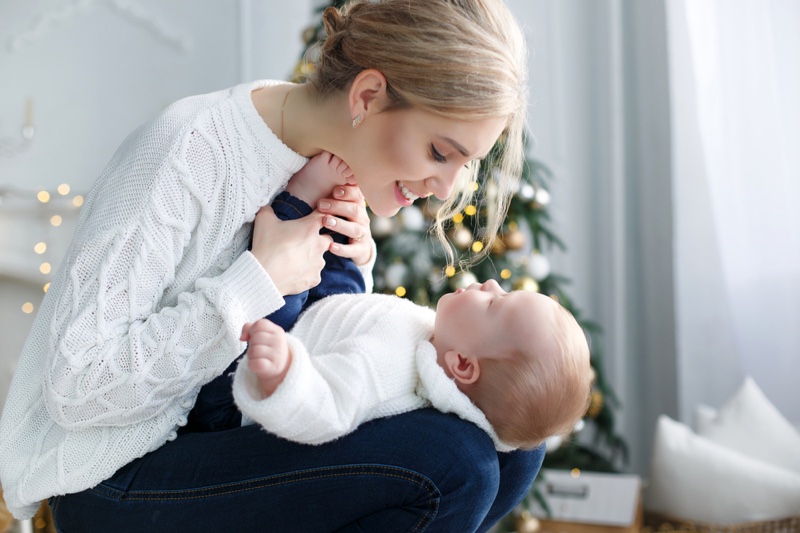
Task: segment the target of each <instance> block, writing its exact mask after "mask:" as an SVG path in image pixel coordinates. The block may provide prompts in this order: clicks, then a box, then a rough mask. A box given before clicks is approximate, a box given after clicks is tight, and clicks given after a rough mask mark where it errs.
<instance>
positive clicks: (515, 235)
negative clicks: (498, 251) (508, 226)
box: [503, 229, 525, 250]
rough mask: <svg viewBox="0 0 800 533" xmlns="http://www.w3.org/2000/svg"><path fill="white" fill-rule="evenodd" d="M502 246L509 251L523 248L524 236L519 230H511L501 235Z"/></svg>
mask: <svg viewBox="0 0 800 533" xmlns="http://www.w3.org/2000/svg"><path fill="white" fill-rule="evenodd" d="M503 244H505V245H506V248H508V249H509V250H519V249H520V248H522V247H523V246H525V234H524V233H522V231H521V230H519V229H512V230H509V231H508V232H506V234H505V235H503Z"/></svg>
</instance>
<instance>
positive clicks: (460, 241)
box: [450, 225, 473, 250]
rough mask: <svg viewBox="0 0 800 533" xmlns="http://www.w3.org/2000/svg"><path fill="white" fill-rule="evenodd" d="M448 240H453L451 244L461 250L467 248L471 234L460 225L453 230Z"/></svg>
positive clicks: (470, 240) (470, 242) (470, 241)
mask: <svg viewBox="0 0 800 533" xmlns="http://www.w3.org/2000/svg"><path fill="white" fill-rule="evenodd" d="M450 238H451V239H453V243H454V244H455V245H456V246H457V247H459V248H461V249H462V250H463V249H466V248H467V247H469V245H470V244H472V240H473V237H472V232H471V231H470V230H469V228H467V227H465V226H462V225H458V226H456V227H454V228H453V230H452V231H451V232H450Z"/></svg>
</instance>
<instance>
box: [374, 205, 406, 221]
mask: <svg viewBox="0 0 800 533" xmlns="http://www.w3.org/2000/svg"><path fill="white" fill-rule="evenodd" d="M367 205H369V208H370V210H371V211H372V212H373V213H374V214H375V215H376V216H379V217H383V218H391V217H393V216H395V215H396V214H397V213H399V212H400V206H399V205H396V206H373V205H370V204H367Z"/></svg>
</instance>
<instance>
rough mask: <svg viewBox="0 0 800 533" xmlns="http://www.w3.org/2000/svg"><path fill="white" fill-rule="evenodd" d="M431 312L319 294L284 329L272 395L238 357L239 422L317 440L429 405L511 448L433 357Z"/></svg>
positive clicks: (398, 301) (369, 297)
mask: <svg viewBox="0 0 800 533" xmlns="http://www.w3.org/2000/svg"><path fill="white" fill-rule="evenodd" d="M434 320H435V313H434V312H433V310H431V309H428V308H426V307H421V306H419V305H416V304H414V303H412V302H410V301H408V300H404V299H402V298H398V297H397V296H393V295H385V294H340V295H334V296H329V297H327V298H323V299H322V300H320V301H319V302H317V303H315V304H314V305H312V306H311V307H309V308H308V310H307V311H305V312H304V313H303V314H302V315H301V316H300V318H299V319H298V321H297V323H296V324H295V326H294V328H293V329H292V331H291V333H290V334H289V335H288V341H289V346H290V349H291V351H292V364H291V366H290V367H289V371H288V372H287V374H286V378H285V379H284V381H283V383H281V385H280V386H279V387H278V388H277V389H276V390H275V392H274V393H273V394H272V395H271V396H269V397H267V398H262V396H263V395H262V394H261V392H260V388H259V386H258V381H257V378H256V377H255V375H254V374H253V373H252V372H250V370H249V369H248V365H247V359H246V358H244V359H242V362H241V363H240V364H239V365H238V367H237V369H236V374H235V377H234V384H233V395H234V398H235V399H236V403H237V405H238V406H239V409H240V410H241V411H242V414H243V415H244V416H243V423H249V422H251V421H252V422H256V423H258V424H261V425H262V426H263V427H264V428H265V429H266V430H268V431H269V432H271V433H274V434H276V435H278V436H280V437H283V438H285V439H288V440H292V441H295V442H302V443H306V444H320V443H323V442H328V441H330V440H333V439H336V438H338V437H341V436H343V435H346V434H348V433H350V432H351V431H353V430H355V429H356V428H357V427H358V426H359V425H360V424H361V423H363V422H366V421H368V420H372V419H375V418H381V417H385V416H391V415H396V414H399V413H404V412H406V411H411V410H414V409H419V408H421V407H427V406H430V405H433V407H435V408H437V409H438V410H440V411H443V412H445V413H455V414H456V415H458V416H460V417H461V418H463V419H464V420H467V421H469V422H472V423H474V424H476V425H477V426H478V427H480V428H481V429H483V430H484V431H486V433H488V434H489V436H490V437H491V438H492V440H493V441H494V444H495V448H496V449H497V450H499V451H506V452H507V451H510V450H513V449H514V448H513V447H511V446H509V445H507V444H505V443H503V442H502V441H500V439H499V438H498V437H497V434H496V433H495V431H494V429H493V428H492V426H491V424H490V423H489V421H488V420H487V419H486V416H485V415H484V414H483V412H481V411H480V409H478V408H477V407H476V406H475V404H473V403H472V402H471V401H470V399H469V397H467V396H466V395H465V394H464V393H462V392H461V391H460V390H459V389H458V387H457V386H456V384H455V381H453V380H452V379H451V378H449V377H448V376H447V375H446V374H445V372H444V370H443V369H442V367H440V366H439V365H438V363H437V362H436V349H435V348H434V346H433V344H431V342H430V338H431V335H432V334H433V326H434Z"/></svg>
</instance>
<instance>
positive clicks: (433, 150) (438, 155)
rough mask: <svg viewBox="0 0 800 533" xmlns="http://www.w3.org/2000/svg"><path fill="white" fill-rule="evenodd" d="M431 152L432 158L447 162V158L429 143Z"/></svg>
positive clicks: (439, 161)
mask: <svg viewBox="0 0 800 533" xmlns="http://www.w3.org/2000/svg"><path fill="white" fill-rule="evenodd" d="M431 153H432V154H433V158H434V159H435V160H436V162H437V163H447V158H446V157H445V156H443V155H442V154H441V153H440V152H439V150H437V149H436V147H435V146H434V145H433V144H431Z"/></svg>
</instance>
